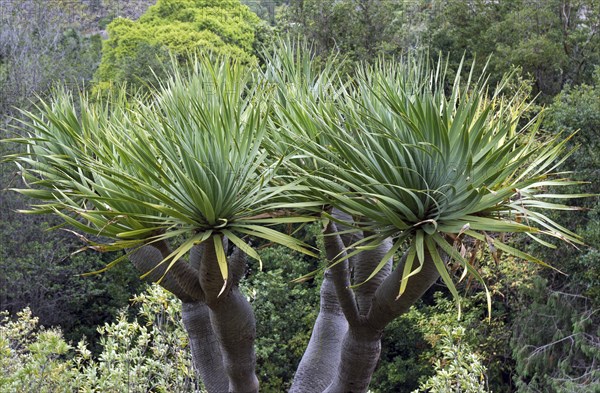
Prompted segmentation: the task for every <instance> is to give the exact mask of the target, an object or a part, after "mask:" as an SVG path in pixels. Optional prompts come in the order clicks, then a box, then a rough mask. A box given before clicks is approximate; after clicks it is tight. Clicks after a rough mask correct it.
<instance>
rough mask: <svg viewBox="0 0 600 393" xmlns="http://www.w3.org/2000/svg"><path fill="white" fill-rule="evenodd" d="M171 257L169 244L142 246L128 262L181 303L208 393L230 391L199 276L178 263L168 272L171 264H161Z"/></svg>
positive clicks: (192, 350) (201, 377) (195, 363)
mask: <svg viewBox="0 0 600 393" xmlns="http://www.w3.org/2000/svg"><path fill="white" fill-rule="evenodd" d="M169 254H170V250H169V249H168V246H167V244H165V243H160V244H155V245H153V246H148V245H147V246H143V247H141V248H140V249H138V250H136V251H135V252H133V253H132V254H131V255H130V256H129V259H130V260H131V261H132V263H133V264H134V266H135V267H136V269H137V270H138V271H139V272H140V273H141V274H146V273H148V275H147V276H146V280H148V281H151V282H158V281H159V280H160V285H161V286H162V287H163V288H164V289H166V290H167V291H169V292H171V293H173V294H174V295H175V296H177V298H179V299H180V300H181V301H182V309H181V314H182V319H183V324H184V327H185V329H186V332H187V334H188V337H189V340H190V350H191V353H192V362H193V364H194V369H195V371H196V373H197V374H198V376H199V377H200V379H201V380H202V382H203V383H204V386H205V387H206V389H207V390H208V392H209V393H222V392H226V391H228V387H229V380H228V378H227V374H226V373H225V369H224V366H223V358H222V355H221V348H220V345H219V341H218V339H217V337H216V335H215V332H214V331H213V328H212V324H211V320H210V315H209V311H208V307H207V306H206V304H205V303H204V293H203V292H202V290H201V289H200V284H199V281H198V272H197V270H196V269H194V267H193V266H191V265H189V264H188V263H186V262H184V261H177V262H176V263H175V264H174V265H173V266H172V268H171V269H170V270H169V271H168V272H166V274H165V271H166V269H167V267H168V263H164V264H162V265H161V264H160V262H161V261H162V260H163V258H164V257H165V256H167V255H169Z"/></svg>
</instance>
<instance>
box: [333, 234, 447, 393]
mask: <svg viewBox="0 0 600 393" xmlns="http://www.w3.org/2000/svg"><path fill="white" fill-rule="evenodd" d="M336 231H337V229H336V227H335V224H333V223H330V224H329V226H328V228H327V230H326V233H327V236H326V237H325V248H326V252H327V256H328V258H329V260H330V261H334V258H335V259H338V258H339V256H340V255H344V254H345V252H344V250H343V242H342V240H341V238H340V237H339V236H337V235H332V234H333V233H335V232H336ZM365 236H366V235H365ZM391 245H392V243H391V241H388V240H386V241H384V242H383V243H382V244H381V245H380V246H379V247H378V248H377V249H375V250H371V251H368V252H364V253H361V254H359V258H358V259H357V261H356V262H355V265H354V279H355V280H359V282H356V281H355V282H354V283H353V284H360V283H362V282H363V281H364V280H365V279H366V278H367V277H368V276H369V275H370V274H371V273H372V272H373V269H374V268H375V267H376V266H377V264H378V263H379V262H380V261H381V259H382V258H383V256H385V254H386V253H387V252H388V250H389V249H390V247H391ZM363 258H364V259H363ZM405 259H406V258H405V257H404V258H402V260H401V261H400V262H399V263H398V266H396V269H394V271H392V272H391V273H390V271H391V267H392V261H388V262H387V263H386V264H385V265H384V267H383V269H381V271H380V272H379V273H378V274H377V275H376V276H375V277H373V278H372V279H371V280H369V281H368V282H366V283H364V284H362V285H361V286H359V287H358V288H356V289H355V290H354V291H352V290H351V289H350V288H349V286H350V284H351V283H350V279H349V271H348V265H347V264H344V262H339V263H337V265H335V266H333V267H332V268H331V271H332V273H333V274H334V277H333V279H332V281H333V282H334V285H335V286H336V294H337V296H338V299H339V301H340V304H341V305H342V307H341V309H342V311H343V312H344V316H345V317H346V319H347V321H348V323H349V328H348V331H347V333H346V335H345V337H344V340H343V345H342V348H341V354H340V361H339V363H338V369H337V372H336V373H335V375H334V378H333V380H332V383H331V384H330V385H329V386H328V387H327V389H326V390H325V391H324V392H325V393H346V392H356V393H359V392H366V391H367V389H368V386H369V383H370V381H371V376H372V374H373V372H374V370H375V367H376V365H377V362H378V360H379V356H380V352H381V336H382V333H383V329H384V328H385V327H386V326H387V324H388V323H389V322H391V321H392V320H394V319H395V318H397V317H399V316H400V315H402V314H403V313H405V312H406V311H407V310H408V309H409V308H410V306H411V305H412V304H414V303H415V302H416V301H417V300H418V299H420V298H421V296H423V294H424V293H425V291H426V290H427V289H429V287H431V285H433V284H434V283H435V281H436V280H437V279H438V278H439V274H438V272H437V270H436V268H435V265H434V264H433V262H432V261H431V258H430V257H429V255H427V256H426V260H425V262H424V266H423V268H422V269H421V271H420V272H419V273H418V274H416V275H414V276H413V277H411V278H410V279H409V280H408V285H407V289H406V291H405V292H404V294H403V295H402V296H401V297H400V298H397V297H398V293H399V288H400V281H401V278H402V271H403V268H404V261H405ZM357 310H358V312H357ZM357 314H358V315H357Z"/></svg>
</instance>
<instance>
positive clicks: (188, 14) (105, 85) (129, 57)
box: [96, 0, 264, 92]
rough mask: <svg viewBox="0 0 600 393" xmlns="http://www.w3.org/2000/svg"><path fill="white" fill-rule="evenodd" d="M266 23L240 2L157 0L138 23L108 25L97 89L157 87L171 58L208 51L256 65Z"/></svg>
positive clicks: (127, 21) (120, 22)
mask: <svg viewBox="0 0 600 393" xmlns="http://www.w3.org/2000/svg"><path fill="white" fill-rule="evenodd" d="M261 23H264V22H261V20H260V19H259V18H258V17H257V16H256V14H254V13H253V12H252V11H250V9H248V7H246V6H245V5H242V4H241V3H240V2H239V1H238V0H220V1H219V0H158V2H157V3H156V4H155V5H154V6H152V7H150V8H148V10H147V11H146V13H145V14H144V15H142V16H141V17H140V18H139V19H138V20H137V21H131V20H129V19H124V18H117V19H115V20H113V21H112V22H111V23H110V24H109V25H108V27H107V30H108V36H109V38H108V39H107V40H105V41H104V42H103V46H102V61H101V62H100V66H99V67H98V71H97V73H96V82H97V85H96V89H97V90H99V91H101V92H104V91H106V90H107V89H110V87H111V86H112V85H120V84H122V83H127V84H128V85H129V86H130V87H131V88H143V87H144V86H145V85H146V84H154V83H157V82H158V81H159V80H161V79H162V77H164V74H165V69H166V68H167V66H168V65H169V64H170V54H173V55H175V56H176V57H177V58H179V59H184V58H186V57H187V55H189V54H190V53H194V52H202V51H208V52H211V53H213V54H218V55H228V56H232V57H234V58H238V59H240V60H242V61H254V55H253V53H252V52H253V45H254V41H255V38H256V37H255V36H256V33H257V30H258V29H259V27H260V25H261Z"/></svg>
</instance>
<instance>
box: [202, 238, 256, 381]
mask: <svg viewBox="0 0 600 393" xmlns="http://www.w3.org/2000/svg"><path fill="white" fill-rule="evenodd" d="M197 247H198V248H201V252H198V250H197V251H196V252H195V253H194V254H192V256H193V257H196V256H199V257H200V261H199V267H200V269H199V279H200V285H201V287H202V289H203V291H204V294H205V299H206V304H207V305H208V307H209V308H210V320H211V323H212V327H213V330H214V332H215V334H216V336H217V338H218V340H219V343H220V345H221V354H222V356H223V365H224V368H225V372H226V373H227V376H228V378H229V392H231V393H250V392H258V378H257V377H256V374H255V369H256V355H255V353H254V339H255V337H256V322H255V319H254V313H253V311H252V307H251V306H250V303H248V300H246V298H245V297H244V296H243V295H242V294H241V293H240V291H239V288H238V286H237V281H238V280H239V277H240V268H239V266H238V265H236V263H239V261H238V260H237V259H234V260H233V261H232V260H230V261H229V262H228V265H229V266H230V273H231V274H230V277H228V282H227V285H226V287H225V290H224V291H222V289H223V286H224V284H225V281H224V280H223V277H222V275H221V271H220V269H219V266H218V262H217V255H216V251H215V247H214V244H213V243H212V242H205V243H203V244H201V245H199V246H197ZM230 259H231V258H230ZM196 263H198V262H195V261H193V262H192V264H196Z"/></svg>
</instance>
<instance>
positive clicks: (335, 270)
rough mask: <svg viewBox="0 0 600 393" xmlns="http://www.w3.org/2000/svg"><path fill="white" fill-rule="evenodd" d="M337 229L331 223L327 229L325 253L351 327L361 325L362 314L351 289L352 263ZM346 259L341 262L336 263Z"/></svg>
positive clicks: (337, 292)
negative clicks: (347, 256)
mask: <svg viewBox="0 0 600 393" xmlns="http://www.w3.org/2000/svg"><path fill="white" fill-rule="evenodd" d="M336 232H337V227H336V226H335V224H334V223H333V222H329V224H328V225H327V228H326V229H325V238H324V242H325V252H326V255H327V260H328V261H329V263H330V264H332V263H334V264H333V266H331V267H330V268H329V271H330V272H331V277H332V280H333V283H334V285H335V292H336V294H337V298H338V301H339V304H340V307H341V309H342V311H343V312H344V315H345V316H346V319H347V320H348V323H349V324H350V325H358V324H360V314H359V313H358V306H357V304H356V298H355V297H354V292H353V291H352V289H350V285H351V282H350V267H349V266H350V263H349V262H348V259H347V258H346V251H345V249H344V248H345V247H344V243H343V242H342V239H341V237H340V235H338V234H336ZM342 258H344V259H343V260H342V261H341V262H335V261H337V260H339V259H342Z"/></svg>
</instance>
